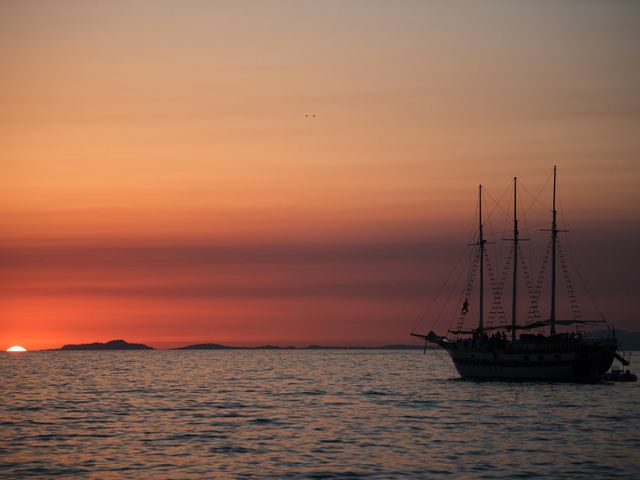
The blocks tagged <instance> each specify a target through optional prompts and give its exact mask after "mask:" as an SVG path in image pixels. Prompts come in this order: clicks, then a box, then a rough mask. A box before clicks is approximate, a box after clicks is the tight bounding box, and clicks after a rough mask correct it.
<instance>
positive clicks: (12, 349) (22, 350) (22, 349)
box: [7, 345, 27, 352]
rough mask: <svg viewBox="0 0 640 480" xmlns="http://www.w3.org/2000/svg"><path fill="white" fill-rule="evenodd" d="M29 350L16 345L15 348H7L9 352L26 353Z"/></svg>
mask: <svg viewBox="0 0 640 480" xmlns="http://www.w3.org/2000/svg"><path fill="white" fill-rule="evenodd" d="M26 351H27V349H26V348H24V347H21V346H20V345H14V346H13V347H9V348H7V352H26Z"/></svg>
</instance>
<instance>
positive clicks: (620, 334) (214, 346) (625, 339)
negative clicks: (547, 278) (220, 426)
mask: <svg viewBox="0 0 640 480" xmlns="http://www.w3.org/2000/svg"><path fill="white" fill-rule="evenodd" d="M612 333H613V332H612ZM608 334H609V332H607V330H601V331H596V332H590V333H584V334H583V335H584V336H585V337H586V338H606V337H607V336H608ZM616 338H617V339H618V343H619V348H620V350H626V351H630V350H640V332H628V331H624V330H616ZM423 348H424V346H423V345H415V344H414V345H411V344H408V345H407V344H391V345H381V346H362V345H349V346H335V345H308V346H306V347H295V346H293V345H287V346H282V347H281V346H278V345H260V346H255V347H239V346H232V345H223V344H221V343H197V344H194V345H186V346H184V347H177V348H172V349H170V350H422V349H423ZM52 350H56V351H60V350H63V351H73V350H154V348H153V347H150V346H148V345H144V344H142V343H129V342H126V341H125V340H111V341H109V342H106V343H101V342H94V343H81V344H78V345H64V346H62V347H61V348H57V349H52Z"/></svg>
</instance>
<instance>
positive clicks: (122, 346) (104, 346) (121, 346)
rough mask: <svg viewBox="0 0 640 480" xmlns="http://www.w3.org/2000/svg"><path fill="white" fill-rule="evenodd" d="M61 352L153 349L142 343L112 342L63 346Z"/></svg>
mask: <svg viewBox="0 0 640 480" xmlns="http://www.w3.org/2000/svg"><path fill="white" fill-rule="evenodd" d="M60 350H153V347H150V346H148V345H143V344H142V343H128V342H125V341H124V340H111V341H109V342H106V343H100V342H95V343H81V344H78V345H63V346H62V348H60Z"/></svg>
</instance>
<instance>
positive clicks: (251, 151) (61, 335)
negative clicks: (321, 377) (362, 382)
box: [0, 1, 640, 348]
mask: <svg viewBox="0 0 640 480" xmlns="http://www.w3.org/2000/svg"><path fill="white" fill-rule="evenodd" d="M0 32H1V33H0V36H1V38H2V42H0V74H1V75H0V86H1V88H0V101H1V102H2V109H0V126H1V128H0V158H1V161H0V251H1V256H0V339H1V343H2V345H4V344H6V345H7V346H8V345H12V344H22V345H25V346H27V348H44V347H54V346H58V345H59V344H61V343H66V342H81V341H96V340H101V341H104V340H109V339H111V338H114V337H122V338H125V339H127V340H129V341H142V342H147V343H150V344H152V345H156V346H170V345H176V344H182V343H189V342H203V341H215V342H226V343H234V344H260V343H267V342H269V343H278V344H290V343H295V344H299V345H301V344H307V343H320V342H322V343H334V344H355V343H358V344H372V343H399V342H405V343H406V342H407V341H409V339H408V337H407V333H408V331H410V330H411V328H412V327H413V325H414V324H415V322H416V321H417V320H418V319H419V317H420V315H421V313H422V312H423V310H424V308H425V305H427V304H428V303H429V298H430V296H432V295H433V293H434V291H435V290H437V288H438V287H439V284H440V283H441V278H442V275H445V274H446V272H447V268H448V265H449V264H451V263H453V262H455V260H456V258H457V257H458V252H459V250H460V248H464V243H465V241H466V235H467V232H468V227H469V226H470V223H471V221H472V218H471V217H472V215H473V209H474V202H475V195H476V188H477V184H478V183H484V184H485V185H486V186H487V188H488V190H489V192H492V193H493V195H495V196H499V195H500V194H502V192H503V190H504V189H505V187H506V185H507V184H508V182H509V180H510V178H511V177H512V176H513V175H518V176H519V177H520V178H522V180H523V182H524V183H525V185H528V186H529V187H530V188H531V190H532V191H533V190H535V191H536V192H537V191H538V190H539V189H540V188H541V187H542V185H543V184H544V181H545V180H546V179H547V178H548V175H549V172H550V170H551V167H552V165H553V164H554V163H556V164H558V166H559V169H560V174H561V177H560V185H561V194H562V197H561V199H562V206H563V210H564V212H565V214H566V218H567V221H568V222H569V223H570V227H571V229H572V230H573V231H574V233H573V237H572V239H571V242H572V245H577V247H578V248H577V255H576V256H577V260H580V255H583V260H586V259H591V265H587V266H586V267H583V268H582V270H583V272H582V273H583V275H585V277H587V280H589V281H590V288H591V290H592V291H596V292H599V296H601V298H600V303H601V307H602V308H603V309H604V310H605V311H606V313H608V316H609V318H610V319H611V320H612V321H613V322H614V323H615V324H616V325H618V326H619V327H621V328H627V329H640V325H638V324H637V321H636V320H635V318H636V316H635V314H634V308H635V307H634V302H635V299H636V298H638V294H639V293H640V292H638V289H637V287H636V286H634V285H635V284H637V282H636V281H635V278H636V276H637V273H636V272H637V271H638V269H640V261H639V256H638V253H637V249H636V245H637V243H638V240H640V215H639V211H638V205H639V204H640V203H639V201H640V195H639V193H638V191H639V190H638V187H637V185H638V181H639V180H640V160H639V159H640V140H638V139H639V138H640V132H639V129H638V125H640V96H638V94H637V90H638V85H640V58H639V57H640V49H639V48H638V45H639V44H640V38H639V37H640V35H639V34H638V32H640V7H638V5H636V4H634V3H632V2H615V3H613V2H590V1H583V2H566V3H562V4H560V5H556V4H553V3H551V2H549V3H545V4H541V3H540V2H528V3H527V2H518V3H513V2H497V1H496V2H440V3H437V2H412V1H406V2H376V1H370V2H343V1H340V2H272V1H264V2H201V1H181V2H178V1H160V2H159V1H130V2H97V1H62V2H35V1H19V2H18V1H15V2H3V3H2V4H0ZM313 115H315V117H313Z"/></svg>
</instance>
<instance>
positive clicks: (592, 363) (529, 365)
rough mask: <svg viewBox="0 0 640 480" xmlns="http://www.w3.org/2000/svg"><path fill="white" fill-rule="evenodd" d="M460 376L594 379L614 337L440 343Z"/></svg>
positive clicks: (607, 360)
mask: <svg viewBox="0 0 640 480" xmlns="http://www.w3.org/2000/svg"><path fill="white" fill-rule="evenodd" d="M441 346H443V347H444V348H446V349H447V351H448V352H449V354H450V356H451V359H452V360H453V363H454V365H455V367H456V369H457V371H458V373H459V374H460V376H461V377H463V378H474V379H487V380H543V381H565V382H590V381H598V380H600V379H601V378H602V376H603V375H604V373H605V372H607V370H609V368H610V367H611V365H612V363H613V358H614V355H615V352H616V347H617V345H616V342H615V340H610V341H606V340H605V341H601V342H593V343H588V344H586V343H585V344H575V345H572V346H569V347H566V346H565V347H564V348H562V347H558V346H554V345H533V346H532V345H529V346H527V345H517V344H514V345H506V346H504V348H495V347H485V348H482V347H478V348H473V347H472V348H469V347H466V346H465V344H464V342H452V343H445V344H442V345H441Z"/></svg>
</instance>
